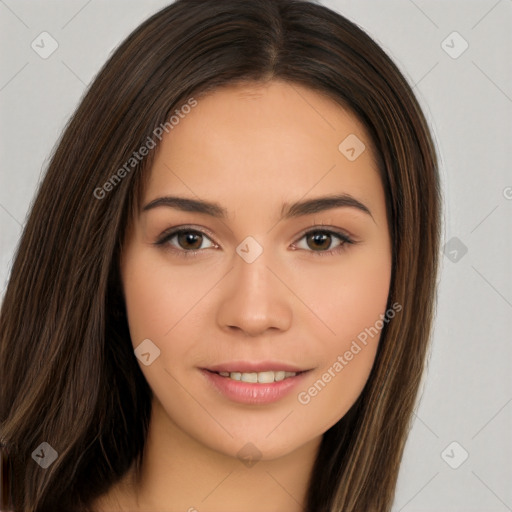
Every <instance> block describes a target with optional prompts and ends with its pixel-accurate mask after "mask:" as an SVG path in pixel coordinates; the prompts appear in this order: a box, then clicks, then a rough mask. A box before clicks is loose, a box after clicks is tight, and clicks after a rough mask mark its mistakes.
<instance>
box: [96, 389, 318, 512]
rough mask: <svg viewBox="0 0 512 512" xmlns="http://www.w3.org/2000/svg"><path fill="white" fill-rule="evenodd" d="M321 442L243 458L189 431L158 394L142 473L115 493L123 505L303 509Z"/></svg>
mask: <svg viewBox="0 0 512 512" xmlns="http://www.w3.org/2000/svg"><path fill="white" fill-rule="evenodd" d="M320 441H321V437H318V438H316V439H314V440H313V441H312V442H309V443H307V444H305V445H303V446H301V447H299V448H297V449H296V450H295V451H294V452H292V453H289V454H286V455H285V456H283V457H280V458H278V459H273V460H263V459H261V460H257V457H255V458H254V459H253V460H251V457H250V453H251V449H248V453H249V457H248V458H247V459H246V460H241V459H239V458H235V457H231V456H228V455H226V454H224V453H220V452H218V451H215V450H213V449H210V448H209V447H206V446H204V445H203V444H201V443H199V442H198V441H196V440H195V439H193V438H192V437H190V436H188V435H187V434H186V433H185V432H183V431H182V430H181V429H179V428H178V427H177V426H176V425H175V424H174V423H173V422H172V421H171V420H170V419H169V418H168V416H167V415H166V413H165V411H164V410H163V408H162V406H161V405H160V403H159V402H158V401H157V400H156V399H155V400H154V401H153V407H152V414H151V421H150V425H149V431H148V436H147V440H146V444H145V448H144V459H143V464H142V470H141V475H140V478H139V479H138V480H135V476H134V474H133V472H131V473H130V474H129V475H127V476H126V477H125V479H124V480H123V482H122V483H121V484H119V485H118V486H117V489H116V490H115V491H113V492H112V493H111V496H114V495H115V496H116V497H117V501H115V503H116V504H119V505H121V506H122V507H123V510H124V506H126V507H127V510H136V511H142V510H152V511H155V512H160V511H161V512H164V511H168V510H180V511H183V512H216V511H219V510H222V511H223V512H239V511H240V510H244V512H256V511H261V510H265V511H266V512H278V511H279V512H282V511H283V510H286V511H287V512H302V511H303V510H304V507H305V497H306V493H307V489H308V483H309V478H310V474H311V470H312V467H313V463H314V461H315V457H316V454H317V451H318V447H319V445H320ZM105 503H107V502H106V501H105ZM108 503H109V504H110V503H114V501H109V502H108ZM125 504H126V505H125ZM99 510H101V509H99Z"/></svg>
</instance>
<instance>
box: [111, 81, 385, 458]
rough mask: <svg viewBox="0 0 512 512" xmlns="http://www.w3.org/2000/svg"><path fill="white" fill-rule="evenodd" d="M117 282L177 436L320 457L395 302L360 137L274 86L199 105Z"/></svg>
mask: <svg viewBox="0 0 512 512" xmlns="http://www.w3.org/2000/svg"><path fill="white" fill-rule="evenodd" d="M187 110H188V109H187ZM347 137H348V139H347ZM345 139H346V140H345ZM363 144H364V146H363ZM326 198H330V199H326ZM121 273H122V280H123V288H124V294H125V300H126V307H127V314H128V321H129V328H130V334H131V339H132V343H133V347H134V349H136V354H138V361H139V365H140V367H141V369H142V371H143V373H144V375H145V377H146V379H147V381H148V383H149V385H150V387H151V388H152V390H153V394H154V404H153V405H154V407H157V408H158V410H159V411H160V414H159V416H158V421H160V422H161V423H162V424H165V425H166V428H168V430H169V431H174V432H175V433H177V434H179V435H180V436H182V437H183V436H184V438H187V439H189V440H190V439H192V440H193V441H194V442H195V443H198V445H200V446H204V447H205V448H209V449H213V450H215V451H217V452H220V453H223V454H226V455H229V456H237V453H238V451H239V450H240V449H241V448H242V447H243V446H245V445H246V444H247V443H252V445H254V446H255V447H257V449H258V450H259V452H260V453H261V457H262V458H263V459H272V458H277V457H280V456H283V455H285V454H288V453H291V452H293V451H294V450H296V449H298V448H299V447H302V446H304V445H306V444H308V443H312V442H315V441H318V440H319V439H320V437H321V435H322V434H323V433H324V432H325V431H326V430H327V429H328V428H329V427H331V426H332V425H334V424H335V423H336V422H337V421H338V420H340V419H341V418H342V417H343V416H344V415H345V413H346V412H347V411H348V409H349V408H350V407H351V405H352V404H353V403H354V402H355V400H356V399H357V397H358V396H359V394H360V393H361V391H362V389H363V387H364V385H365V383H366V381H367V378H368V375H369V373H370V370H371V367H372V364H373V361H374V358H375V354H376V350H377V346H378V342H379V335H380V331H379V333H378V334H375V332H376V331H377V330H378V329H379V328H382V324H383V322H382V320H381V319H382V316H383V315H384V314H385V312H386V303H387V297H388V292H389V286H390V276H391V242H390V238H389V230H388V223H387V219H386V207H385V196H384V191H383V187H382V184H381V181H380V178H379V175H378V172H377V166H376V163H375V162H374V159H373V155H372V152H371V149H370V141H369V137H368V135H367V133H366V132H365V130H364V127H363V126H362V124H361V123H360V122H358V120H357V119H356V118H355V117H354V116H353V115H351V114H349V113H347V112H346V111H345V110H343V109H342V108H341V107H340V106H339V105H338V104H336V103H334V102H333V101H332V100H331V99H329V98H327V97H324V96H323V95H320V94H319V93H317V92H314V91H312V90H309V89H307V88H303V87H301V86H299V85H290V84H286V83H284V82H279V81H272V82H269V83H267V84H265V85H260V84H251V85H247V84H246V85H236V86H235V85H231V86H229V87H225V88H222V89H219V90H217V91H215V92H213V93H210V94H209V95H207V96H205V97H204V98H201V99H198V101H197V106H195V107H194V108H192V109H190V110H189V113H188V114H186V115H183V117H182V118H180V121H179V123H178V124H175V125H174V127H173V129H172V130H170V131H169V133H168V134H167V135H165V137H164V138H163V140H162V143H161V144H160V146H159V148H158V150H157V153H156V155H155V160H154V164H153V167H152V169H151V171H150V176H149V181H148V183H147V186H146V188H145V191H144V200H143V204H142V208H141V211H140V214H139V215H138V216H137V217H136V218H134V219H133V224H132V226H131V229H130V231H129V234H128V236H127V239H126V240H125V246H124V252H123V256H122V261H121ZM152 421H153V419H152ZM251 449H254V448H251Z"/></svg>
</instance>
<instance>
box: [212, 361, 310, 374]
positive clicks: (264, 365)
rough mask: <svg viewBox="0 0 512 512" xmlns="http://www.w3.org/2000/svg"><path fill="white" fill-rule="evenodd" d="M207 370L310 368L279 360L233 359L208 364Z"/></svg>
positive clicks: (259, 370) (293, 369)
mask: <svg viewBox="0 0 512 512" xmlns="http://www.w3.org/2000/svg"><path fill="white" fill-rule="evenodd" d="M204 369H205V370H209V371H211V372H217V373H218V372H229V373H232V372H241V373H253V372H255V373H258V372H265V371H275V372H277V371H279V370H283V371H285V372H295V373H299V372H304V371H307V370H308V369H309V368H306V369H305V368H299V367H298V366H295V365H291V364H287V363H280V362H279V361H262V362H251V361H232V362H229V363H222V364H216V365H213V366H208V367H207V368H204Z"/></svg>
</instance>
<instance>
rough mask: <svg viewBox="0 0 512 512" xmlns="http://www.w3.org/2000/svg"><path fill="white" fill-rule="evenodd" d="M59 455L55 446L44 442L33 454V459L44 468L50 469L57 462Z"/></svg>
mask: <svg viewBox="0 0 512 512" xmlns="http://www.w3.org/2000/svg"><path fill="white" fill-rule="evenodd" d="M58 456H59V454H58V453H57V452H56V451H55V449H54V448H53V446H51V445H49V444H48V443H46V442H44V443H41V444H40V445H39V446H38V447H37V448H36V449H35V450H34V451H33V452H32V458H33V459H34V460H35V461H36V462H37V463H38V464H39V465H40V466H41V467H42V468H43V469H46V468H48V467H50V466H51V465H52V464H53V463H54V462H55V461H56V460H57V457H58Z"/></svg>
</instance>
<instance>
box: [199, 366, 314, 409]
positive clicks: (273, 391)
mask: <svg viewBox="0 0 512 512" xmlns="http://www.w3.org/2000/svg"><path fill="white" fill-rule="evenodd" d="M201 373H202V374H203V375H204V376H205V377H206V379H207V380H208V382H209V383H210V385H213V387H214V388H215V389H216V390H217V391H220V392H221V393H222V394H223V395H224V396H225V397H227V398H228V399H230V400H232V401H233V402H238V403H241V404H252V405H262V404H270V403H273V402H277V401H278V400H280V399H281V398H283V397H285V396H286V395H288V394H289V393H291V392H292V391H293V389H294V388H295V387H297V386H298V385H299V384H300V382H302V381H303V380H304V377H305V375H306V374H307V373H308V372H307V371H306V372H302V373H299V374H297V375H295V377H288V378H286V379H284V380H281V381H279V382H271V383H269V384H260V383H251V382H242V381H240V380H233V379H230V378H229V377H222V376H221V375H219V374H218V373H214V372H210V371H208V370H201Z"/></svg>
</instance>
